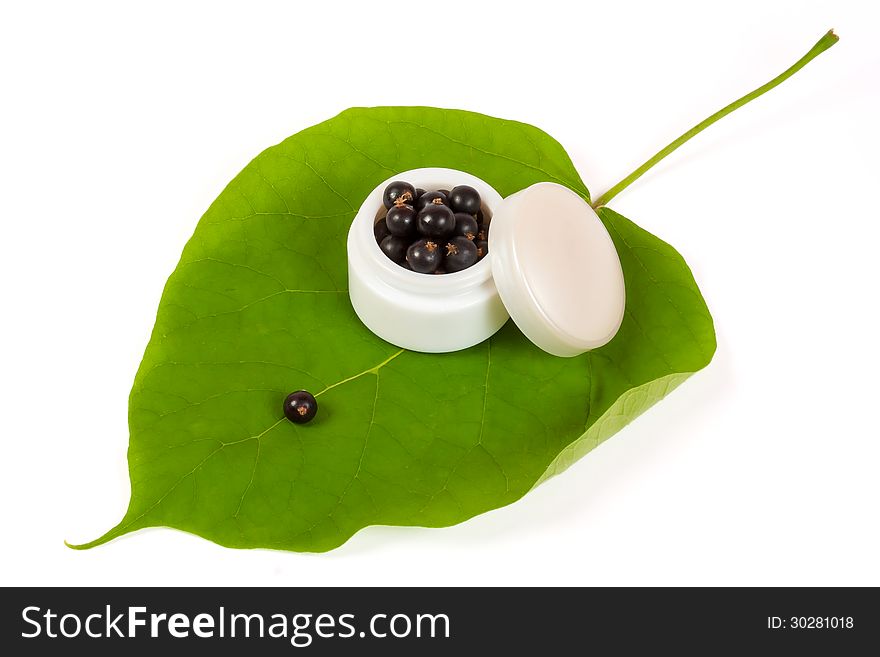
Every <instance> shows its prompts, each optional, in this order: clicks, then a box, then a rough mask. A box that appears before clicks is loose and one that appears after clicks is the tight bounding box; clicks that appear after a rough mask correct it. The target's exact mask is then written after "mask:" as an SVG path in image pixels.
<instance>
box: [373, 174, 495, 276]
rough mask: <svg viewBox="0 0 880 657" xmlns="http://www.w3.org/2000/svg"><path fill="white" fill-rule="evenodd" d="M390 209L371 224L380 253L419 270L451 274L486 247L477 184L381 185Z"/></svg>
mask: <svg viewBox="0 0 880 657" xmlns="http://www.w3.org/2000/svg"><path fill="white" fill-rule="evenodd" d="M382 203H383V204H384V205H385V208H386V209H387V210H388V212H387V214H386V215H385V217H384V219H380V220H379V221H378V222H377V223H376V225H375V226H374V227H373V231H374V233H375V235H376V242H377V243H378V244H379V248H381V249H382V252H383V253H384V254H385V255H386V256H388V257H389V258H390V259H391V260H393V261H394V262H396V263H397V264H399V265H400V266H402V267H405V268H407V269H411V270H412V271H414V272H418V273H420V274H451V273H453V272H456V271H461V270H462V269H467V268H468V267H470V266H471V265H474V264H476V263H477V261H478V260H480V259H481V258H482V257H483V256H485V255H486V254H487V253H488V252H489V243H488V242H487V236H488V234H489V224H488V221H485V218H484V216H483V210H482V200H481V199H480V194H479V192H477V190H476V189H474V188H473V187H471V186H469V185H458V186H457V187H454V188H453V189H452V190H451V191H450V190H447V189H438V190H436V191H425V190H424V189H416V188H415V187H413V186H412V185H410V184H409V183H408V182H403V181H399V180H398V181H395V182H393V183H391V184H390V185H388V187H386V188H385V193H384V195H383V197H382Z"/></svg>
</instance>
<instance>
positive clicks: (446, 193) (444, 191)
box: [437, 189, 449, 198]
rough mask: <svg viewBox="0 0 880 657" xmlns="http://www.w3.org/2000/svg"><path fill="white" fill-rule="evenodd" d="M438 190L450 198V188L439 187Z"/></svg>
mask: <svg viewBox="0 0 880 657" xmlns="http://www.w3.org/2000/svg"><path fill="white" fill-rule="evenodd" d="M437 191H438V192H439V193H440V194H443V196H445V197H446V198H449V190H448V189H438V190H437Z"/></svg>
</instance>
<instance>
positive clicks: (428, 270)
mask: <svg viewBox="0 0 880 657" xmlns="http://www.w3.org/2000/svg"><path fill="white" fill-rule="evenodd" d="M442 260H443V253H442V252H441V251H440V249H439V248H438V246H437V243H436V242H432V241H431V240H419V241H418V242H413V244H412V246H410V247H409V249H408V250H407V252H406V261H407V263H409V266H410V267H411V268H412V270H413V271H417V272H419V273H420V274H432V273H434V272H435V271H437V267H439V266H440V263H441V262H442Z"/></svg>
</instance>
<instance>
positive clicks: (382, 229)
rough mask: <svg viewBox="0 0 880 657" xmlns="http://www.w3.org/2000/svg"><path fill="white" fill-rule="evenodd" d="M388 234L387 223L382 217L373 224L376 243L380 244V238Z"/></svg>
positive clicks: (382, 238)
mask: <svg viewBox="0 0 880 657" xmlns="http://www.w3.org/2000/svg"><path fill="white" fill-rule="evenodd" d="M390 234H391V233H390V231H389V230H388V224H386V223H385V220H384V219H379V221H377V222H376V223H375V224H373V235H374V236H375V237H376V244H381V243H382V240H384V239H385V238H386V237H388V235H390Z"/></svg>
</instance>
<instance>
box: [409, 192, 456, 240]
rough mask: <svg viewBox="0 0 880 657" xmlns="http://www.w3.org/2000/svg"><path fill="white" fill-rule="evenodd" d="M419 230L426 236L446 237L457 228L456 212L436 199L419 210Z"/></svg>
mask: <svg viewBox="0 0 880 657" xmlns="http://www.w3.org/2000/svg"><path fill="white" fill-rule="evenodd" d="M418 230H419V233H421V234H422V235H424V236H425V237H446V236H447V235H450V234H452V231H453V230H455V214H453V212H452V210H450V209H449V208H448V207H446V206H445V205H443V204H442V203H440V202H439V201H438V200H436V199H435V200H434V201H433V202H432V203H429V204H428V205H426V206H425V207H424V208H423V209H422V211H421V212H419V220H418Z"/></svg>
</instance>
